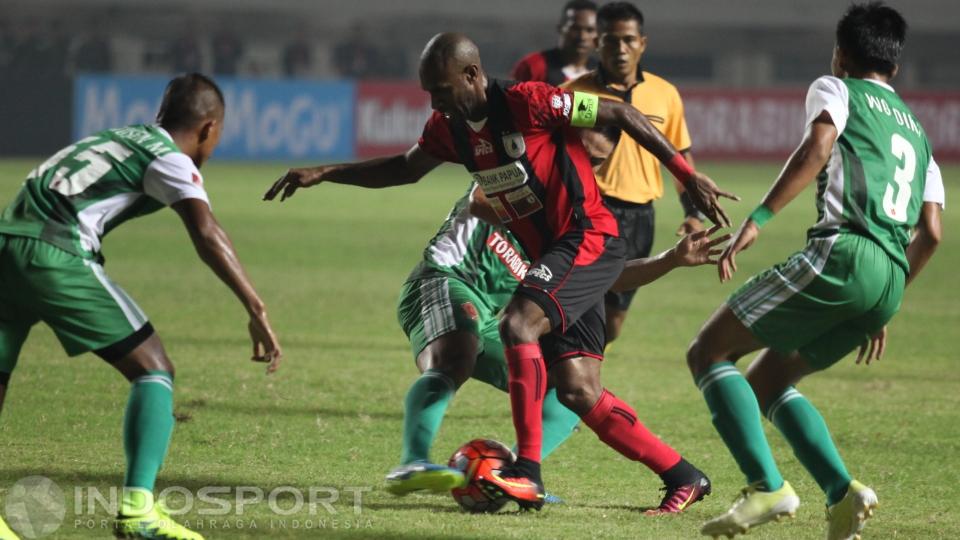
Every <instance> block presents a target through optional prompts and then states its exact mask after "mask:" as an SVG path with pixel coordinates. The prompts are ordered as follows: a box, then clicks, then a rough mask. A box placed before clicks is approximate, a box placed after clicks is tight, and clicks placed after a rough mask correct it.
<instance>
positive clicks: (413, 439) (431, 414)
mask: <svg viewBox="0 0 960 540" xmlns="http://www.w3.org/2000/svg"><path fill="white" fill-rule="evenodd" d="M456 391H457V388H456V385H454V384H453V381H452V380H450V378H449V377H447V376H446V375H444V374H443V373H440V372H439V371H434V370H432V369H428V370H426V371H424V372H423V374H422V375H420V378H418V379H417V380H416V381H414V383H413V384H412V385H410V390H408V391H407V397H406V400H405V401H404V412H403V451H402V454H401V455H400V463H401V464H407V463H410V462H412V461H418V460H424V461H426V460H428V459H429V458H430V446H431V445H432V444H433V439H434V437H436V436H437V431H438V430H439V429H440V423H441V422H443V415H444V414H446V412H447V407H448V406H449V405H450V400H452V399H453V394H454V393H455V392H456Z"/></svg>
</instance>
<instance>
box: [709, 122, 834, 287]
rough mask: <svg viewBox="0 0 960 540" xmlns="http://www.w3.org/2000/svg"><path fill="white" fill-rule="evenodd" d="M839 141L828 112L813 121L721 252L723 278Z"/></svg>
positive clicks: (731, 271)
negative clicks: (765, 225) (773, 180)
mask: <svg viewBox="0 0 960 540" xmlns="http://www.w3.org/2000/svg"><path fill="white" fill-rule="evenodd" d="M836 140H837V127H836V126H835V125H834V124H833V120H831V118H830V114H829V113H827V112H826V111H823V112H821V113H820V115H819V116H818V117H817V118H816V119H815V120H814V121H813V122H812V123H811V124H810V129H809V130H808V131H807V134H806V136H804V138H803V141H801V142H800V146H798V147H797V149H796V150H794V152H793V154H792V155H791V156H790V158H789V159H788V160H787V164H786V165H785V166H784V167H783V170H782V171H780V176H779V177H778V178H777V180H776V181H775V182H774V183H773V186H771V187H770V191H768V192H767V194H766V195H765V196H764V197H763V201H761V203H760V206H758V207H757V209H756V210H754V211H753V213H751V214H750V216H748V217H747V219H745V220H744V221H743V224H741V225H740V228H739V229H737V232H736V233H734V235H733V240H731V241H730V243H729V244H727V248H726V249H725V250H724V251H723V254H722V255H720V260H719V264H717V271H718V273H719V274H720V281H721V282H724V281H727V280H729V279H730V278H732V277H733V274H734V272H736V271H737V262H736V256H737V254H738V253H740V252H741V251H743V250H745V249H747V248H749V247H750V246H751V245H752V244H753V242H754V241H755V240H756V239H757V237H758V236H759V235H760V227H762V226H763V224H764V223H766V222H767V221H768V220H769V219H770V218H772V217H773V216H774V215H775V214H776V213H777V212H779V211H780V210H781V209H782V208H783V207H785V206H786V205H787V204H788V203H789V202H790V201H792V200H793V199H794V198H796V196H797V195H799V194H800V192H801V191H803V189H804V188H805V187H807V185H808V184H810V182H812V181H813V179H814V178H816V176H817V174H818V173H819V172H820V171H821V170H822V169H823V166H824V165H826V163H827V160H828V159H830V152H831V151H832V150H833V143H834V141H836Z"/></svg>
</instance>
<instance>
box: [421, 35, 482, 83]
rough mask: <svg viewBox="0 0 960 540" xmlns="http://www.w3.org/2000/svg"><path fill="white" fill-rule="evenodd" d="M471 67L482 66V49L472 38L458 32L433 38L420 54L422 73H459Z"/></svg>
mask: <svg viewBox="0 0 960 540" xmlns="http://www.w3.org/2000/svg"><path fill="white" fill-rule="evenodd" d="M470 65H476V66H480V49H478V48H477V44H476V43H474V42H473V41H471V40H470V38H468V37H467V36H465V35H463V34H460V33H457V32H444V33H442V34H437V35H435V36H433V37H432V38H431V39H430V41H428V42H427V46H426V47H424V48H423V52H422V53H420V72H421V73H424V72H429V73H443V72H446V71H450V70H452V71H456V72H459V71H462V70H463V69H464V68H466V67H467V66H470Z"/></svg>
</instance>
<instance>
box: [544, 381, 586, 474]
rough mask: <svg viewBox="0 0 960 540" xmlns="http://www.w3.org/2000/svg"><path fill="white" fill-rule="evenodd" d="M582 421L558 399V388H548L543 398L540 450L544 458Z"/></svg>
mask: <svg viewBox="0 0 960 540" xmlns="http://www.w3.org/2000/svg"><path fill="white" fill-rule="evenodd" d="M578 423H580V417H579V416H577V413H575V412H573V411H571V410H570V409H568V408H566V407H564V406H563V404H562V403H560V400H559V399H557V389H556V388H551V389H549V390H547V395H546V396H544V398H543V446H542V449H541V450H540V456H541V458H542V459H547V456H549V455H550V454H551V453H552V452H553V451H554V450H556V449H557V447H558V446H560V445H561V444H563V441H565V440H567V438H568V437H570V435H572V434H573V428H575V427H577V424H578Z"/></svg>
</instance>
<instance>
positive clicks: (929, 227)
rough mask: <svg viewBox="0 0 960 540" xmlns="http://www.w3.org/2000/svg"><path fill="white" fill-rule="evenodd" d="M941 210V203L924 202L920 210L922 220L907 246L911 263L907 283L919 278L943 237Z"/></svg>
mask: <svg viewBox="0 0 960 540" xmlns="http://www.w3.org/2000/svg"><path fill="white" fill-rule="evenodd" d="M940 212H941V208H940V205H939V204H937V203H932V202H925V203H923V208H922V209H921V210H920V222H919V223H917V230H916V232H915V233H914V235H913V238H912V239H911V240H910V245H908V246H907V262H908V263H909V264H910V275H909V276H907V285H909V284H910V283H911V282H913V280H915V279H916V278H917V275H919V274H920V271H921V270H923V267H924V266H926V265H927V262H928V261H929V260H930V258H931V257H933V253H934V252H935V251H936V250H937V247H938V246H939V245H940V240H941V239H942V237H943V227H942V226H941V221H940Z"/></svg>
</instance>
